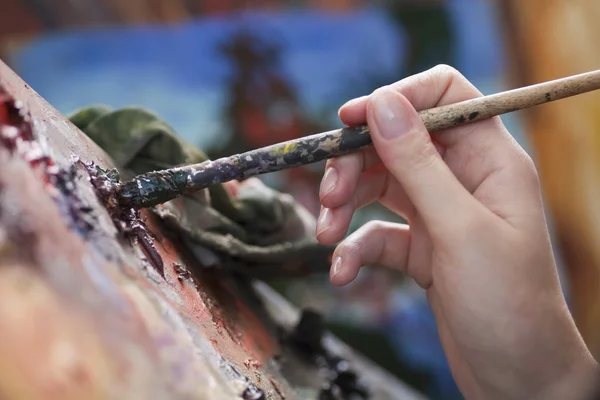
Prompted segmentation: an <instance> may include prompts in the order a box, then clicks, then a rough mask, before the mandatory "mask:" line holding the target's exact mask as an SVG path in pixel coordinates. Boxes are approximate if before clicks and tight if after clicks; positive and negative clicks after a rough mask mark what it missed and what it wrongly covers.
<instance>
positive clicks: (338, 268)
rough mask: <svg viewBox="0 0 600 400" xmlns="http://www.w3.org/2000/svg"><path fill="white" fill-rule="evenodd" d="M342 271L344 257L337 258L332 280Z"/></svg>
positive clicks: (332, 271)
mask: <svg viewBox="0 0 600 400" xmlns="http://www.w3.org/2000/svg"><path fill="white" fill-rule="evenodd" d="M341 270H342V257H340V256H337V257H336V258H335V261H334V262H333V265H332V266H331V278H333V277H334V276H336V275H337V274H338V273H340V271H341Z"/></svg>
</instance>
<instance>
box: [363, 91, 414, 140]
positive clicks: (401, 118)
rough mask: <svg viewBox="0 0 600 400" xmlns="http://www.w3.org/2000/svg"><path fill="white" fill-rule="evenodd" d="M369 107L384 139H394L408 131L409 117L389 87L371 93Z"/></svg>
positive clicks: (409, 125)
mask: <svg viewBox="0 0 600 400" xmlns="http://www.w3.org/2000/svg"><path fill="white" fill-rule="evenodd" d="M371 102H372V103H371V106H372V107H371V108H372V110H373V117H374V119H375V124H376V125H377V128H378V130H379V134H380V135H381V136H382V137H383V138H384V139H394V138H397V137H399V136H400V135H402V134H404V133H406V132H408V130H409V129H410V127H411V121H410V118H408V115H407V113H406V109H405V106H404V105H403V103H402V101H401V100H400V99H399V98H398V96H397V95H396V94H395V93H394V92H392V91H391V90H390V89H382V90H380V91H377V92H376V93H375V94H373V98H372V99H371Z"/></svg>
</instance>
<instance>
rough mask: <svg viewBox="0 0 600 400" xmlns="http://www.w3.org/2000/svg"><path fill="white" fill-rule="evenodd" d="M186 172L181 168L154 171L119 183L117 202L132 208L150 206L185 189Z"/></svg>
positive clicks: (173, 196) (183, 191)
mask: <svg viewBox="0 0 600 400" xmlns="http://www.w3.org/2000/svg"><path fill="white" fill-rule="evenodd" d="M187 175H188V174H187V172H185V171H184V170H182V169H172V170H164V171H154V172H150V173H146V174H143V175H140V176H138V177H136V178H135V179H133V180H131V181H128V182H125V183H123V184H121V188H120V191H119V202H120V203H121V204H124V205H128V206H130V207H134V208H144V207H152V206H155V205H157V204H161V203H165V202H167V201H169V200H172V199H174V198H176V197H179V196H181V195H182V194H183V193H185V191H186V186H187Z"/></svg>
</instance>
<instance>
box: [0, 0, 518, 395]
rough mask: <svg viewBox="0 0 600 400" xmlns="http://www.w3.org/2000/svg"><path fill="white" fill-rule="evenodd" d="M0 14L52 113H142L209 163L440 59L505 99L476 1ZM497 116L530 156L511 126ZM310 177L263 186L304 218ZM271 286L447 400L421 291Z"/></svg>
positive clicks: (15, 5) (488, 10) (368, 211)
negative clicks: (106, 109) (137, 109)
mask: <svg viewBox="0 0 600 400" xmlns="http://www.w3.org/2000/svg"><path fill="white" fill-rule="evenodd" d="M4 3H6V5H5V4H4ZM3 7H5V8H4V9H5V10H8V12H9V13H11V14H10V15H11V16H13V17H14V18H12V17H11V18H9V20H7V21H6V23H4V25H3V24H0V33H2V35H3V36H2V42H1V43H0V45H1V46H2V47H1V49H0V51H1V53H0V57H2V58H3V59H4V60H5V61H6V62H7V63H8V64H9V66H11V67H12V68H13V69H14V70H15V71H16V72H17V73H18V74H19V75H20V76H21V77H22V78H23V79H24V80H25V81H26V82H28V84H30V86H32V87H33V89H34V90H36V91H37V92H38V93H39V94H40V95H41V96H43V97H44V98H45V99H47V100H48V101H49V102H50V103H51V104H52V105H54V106H55V107H56V108H57V109H58V110H59V111H61V112H62V113H65V114H68V113H71V112H72V111H74V110H76V109H78V108H80V107H83V106H87V105H90V104H106V105H109V106H111V107H122V106H127V105H139V106H143V107H146V108H148V109H151V110H153V111H154V112H156V113H158V114H159V115H160V116H162V117H163V118H165V119H166V120H167V121H168V122H169V123H170V124H171V125H172V126H173V127H174V128H175V130H176V131H177V132H178V133H179V134H180V135H182V136H183V137H184V138H185V139H187V140H188V141H190V142H193V143H194V144H196V145H198V146H199V147H201V148H202V149H204V150H205V151H207V152H208V153H209V154H210V155H211V156H212V157H219V156H223V155H229V154H232V153H237V152H241V151H245V150H248V149H251V148H255V147H259V146H264V145H267V144H271V143H275V142H279V141H283V140H287V139H291V138H295V137H299V136H303V135H307V134H311V133H316V132H319V131H324V130H330V129H334V128H337V127H339V126H341V125H340V122H339V120H338V118H337V110H338V108H339V106H340V105H342V104H343V103H344V102H345V101H347V100H349V99H351V98H353V97H356V96H361V95H365V94H368V93H370V92H371V91H372V90H374V89H376V88H377V87H379V86H382V85H385V84H389V83H392V82H394V81H396V80H399V79H401V78H403V77H406V76H408V75H410V74H414V73H418V72H421V71H422V70H425V69H428V68H431V67H433V66H435V65H436V64H439V63H447V64H451V65H453V66H455V67H456V68H458V69H459V70H460V71H461V72H463V73H464V74H465V75H466V76H467V78H469V79H470V80H471V81H472V82H473V83H474V84H475V85H476V86H477V87H478V88H479V89H480V90H481V91H483V92H484V93H485V94H489V93H493V92H496V91H500V90H505V89H508V87H507V86H506V84H505V81H504V77H505V67H506V55H505V54H504V51H503V43H502V38H501V35H500V29H499V23H498V15H497V10H496V9H495V7H494V5H493V3H492V2H490V1H486V0H445V1H444V0H438V1H434V0H430V1H418V0H412V1H409V0H404V1H389V2H384V1H360V0H329V1H325V0H324V1H308V0H307V1H291V0H290V1H275V0H272V1H252V2H250V1H233V0H230V1H225V0H223V1H219V0H211V1H209V0H204V1H202V0H162V1H160V0H135V1H133V0H129V1H117V0H96V1H94V0H87V1H77V2H72V1H67V0H62V1H61V0H54V1H51V0H46V1H43V0H37V1H34V0H30V1H24V0H3ZM10 24H13V25H12V26H11V25H10ZM503 119H504V121H505V122H506V123H507V125H508V127H509V130H510V131H511V132H512V133H513V135H515V137H516V138H517V140H518V141H519V142H521V144H522V145H523V146H525V147H526V148H528V143H527V142H526V141H525V139H524V137H523V136H522V134H521V123H520V122H519V121H518V120H517V119H516V118H515V117H514V116H512V115H511V116H508V117H504V118H503ZM322 171H323V165H314V166H309V167H305V168H298V169H295V170H291V171H285V172H281V173H277V174H272V175H268V176H263V177H262V178H261V179H264V181H265V182H266V183H268V184H269V185H271V186H273V187H275V188H277V189H279V190H282V191H286V192H289V193H292V194H293V195H294V196H295V198H296V199H298V200H299V201H300V202H301V203H302V204H303V205H304V206H305V207H306V208H307V209H308V210H310V211H311V212H312V213H313V214H315V215H317V213H318V211H319V204H318V188H319V182H320V178H321V174H322ZM451 217H452V216H449V218H451ZM371 219H385V220H396V218H395V217H394V216H393V215H391V214H389V213H388V212H387V210H385V209H383V208H381V207H379V206H377V205H373V206H369V207H365V208H364V209H362V210H360V211H359V212H358V213H357V214H356V216H355V219H354V221H353V225H352V227H351V229H355V228H356V227H358V226H360V225H361V224H363V223H365V222H367V221H368V220H371ZM272 284H273V286H274V287H276V288H277V289H278V290H280V291H281V292H282V293H283V294H284V295H286V296H287V297H288V298H289V299H291V300H292V301H293V302H294V303H296V304H299V305H301V306H311V307H314V308H316V309H318V310H320V311H322V312H323V313H325V314H326V315H327V316H328V319H329V321H330V323H331V326H332V329H334V330H335V332H336V333H337V334H338V335H339V336H340V337H342V338H343V339H345V340H346V341H347V342H349V343H350V344H351V345H353V346H355V347H357V348H358V349H360V350H361V351H362V352H364V353H365V354H366V355H367V356H369V357H371V358H373V359H374V360H376V361H377V362H379V363H381V364H382V365H383V366H384V367H387V368H389V369H390V371H391V372H393V373H395V374H397V375H398V376H400V377H401V378H402V379H403V380H405V381H406V382H408V383H409V384H412V385H414V386H416V387H417V388H419V389H421V390H423V391H425V392H426V393H427V394H428V395H429V396H431V397H432V398H436V399H442V400H444V399H457V398H460V395H459V393H458V391H457V389H456V387H455V385H454V383H453V380H452V377H451V374H450V372H449V369H448V366H447V364H446V360H445V358H444V355H443V352H442V349H441V346H440V344H439V342H438V338H437V334H436V329H435V322H434V320H433V316H432V314H431V311H430V309H429V307H428V305H427V302H426V299H425V296H424V293H423V291H422V290H421V289H420V288H417V287H414V285H413V284H411V283H410V282H408V281H406V280H404V279H403V277H402V276H401V275H399V274H397V273H393V272H390V271H384V270H379V269H377V268H370V269H363V270H362V271H361V274H360V276H359V279H358V280H357V281H356V282H355V283H353V284H352V285H349V286H348V287H345V288H332V287H331V285H329V283H328V277H326V276H319V277H313V278H310V279H306V280H302V281H295V282H272ZM390 354H395V358H394V357H390Z"/></svg>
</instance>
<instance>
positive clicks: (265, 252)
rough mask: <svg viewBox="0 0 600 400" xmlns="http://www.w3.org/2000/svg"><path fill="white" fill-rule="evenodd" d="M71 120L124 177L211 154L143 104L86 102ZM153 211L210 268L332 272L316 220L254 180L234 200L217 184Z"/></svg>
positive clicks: (272, 273)
mask: <svg viewBox="0 0 600 400" xmlns="http://www.w3.org/2000/svg"><path fill="white" fill-rule="evenodd" d="M69 119H70V120H71V122H72V123H73V124H74V125H75V126H77V127H78V128H79V129H80V130H81V131H83V132H84V133H85V134H86V135H88V136H89V137H90V138H91V139H92V140H93V141H94V142H95V143H96V144H97V145H98V146H99V147H101V148H102V149H103V150H104V151H105V152H106V153H107V154H108V155H109V156H110V157H111V158H112V159H113V161H114V162H115V164H116V165H117V166H118V167H119V169H120V170H122V171H121V172H122V176H123V178H124V179H129V178H131V177H133V176H135V175H139V174H142V173H145V172H150V171H154V170H160V169H165V168H171V167H174V166H178V165H187V164H196V163H200V162H203V161H206V160H207V159H208V158H207V156H206V155H205V154H204V153H203V152H202V151H201V150H200V149H198V148H197V147H195V146H193V145H192V144H190V143H188V142H186V141H185V140H183V139H182V138H181V137H179V136H178V135H177V133H176V132H175V131H174V129H173V128H172V127H171V126H169V125H168V124H167V123H166V122H165V121H163V120H162V119H161V118H160V117H159V116H157V115H155V114H154V113H152V112H150V111H147V110H145V109H142V108H138V107H125V108H121V109H117V110H112V109H111V108H109V107H106V106H100V105H98V106H91V107H86V108H84V109H81V110H78V111H76V112H75V113H73V114H72V115H71V116H70V117H69ZM151 211H152V212H154V213H155V214H156V215H157V216H158V217H160V218H161V219H162V220H163V221H164V223H165V225H166V226H167V227H168V228H170V229H171V230H173V231H176V232H177V233H178V234H179V236H180V237H181V238H182V239H183V241H184V242H185V243H186V244H187V245H188V246H189V247H190V248H191V250H192V251H193V252H194V254H196V256H197V257H198V258H199V260H200V261H201V262H202V263H203V264H204V265H207V266H216V267H231V268H234V269H236V270H238V271H240V272H243V273H246V274H249V275H252V276H260V277H277V276H302V275H307V274H310V273H313V272H325V271H327V270H328V269H329V265H330V264H329V263H330V261H329V257H330V255H331V252H332V251H333V247H329V246H321V245H320V244H319V243H318V242H317V241H316V239H315V238H314V218H312V216H311V215H310V214H309V213H308V212H307V211H306V210H305V209H304V208H303V207H302V206H301V205H300V204H298V203H297V202H296V201H295V200H294V199H293V197H291V196H290V195H288V194H284V193H280V192H277V191H275V190H273V189H271V188H268V187H266V186H265V185H262V183H260V181H258V180H257V179H254V180H247V181H246V182H243V183H242V185H241V187H240V190H239V192H238V194H237V196H236V198H233V197H232V196H230V195H229V192H228V191H227V190H226V189H225V187H224V186H223V185H222V184H215V185H212V186H210V187H209V188H208V189H205V190H201V191H198V192H195V193H192V194H189V195H184V196H182V197H180V198H178V199H175V200H172V201H169V202H167V203H165V204H163V205H160V206H157V207H153V208H152V209H151Z"/></svg>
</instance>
